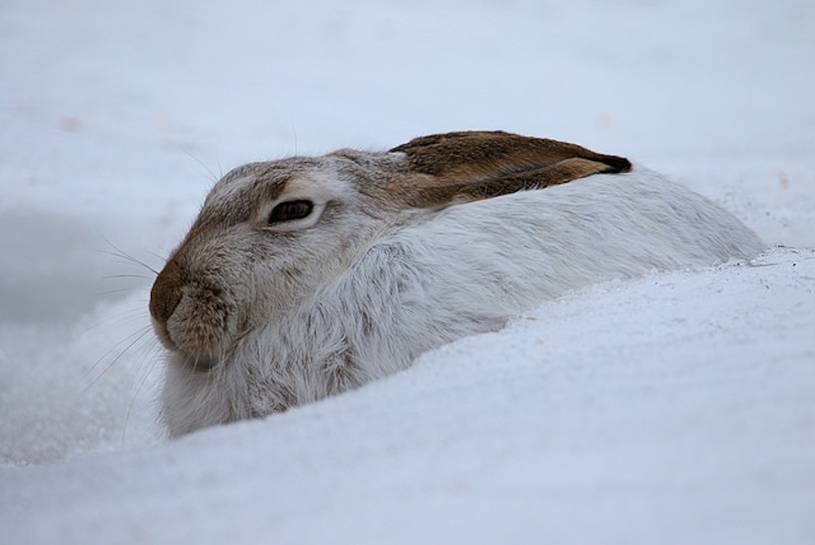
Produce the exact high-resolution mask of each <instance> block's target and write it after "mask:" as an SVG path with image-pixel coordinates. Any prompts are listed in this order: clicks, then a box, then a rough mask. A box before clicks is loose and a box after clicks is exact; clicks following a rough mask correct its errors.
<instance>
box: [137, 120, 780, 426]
mask: <svg viewBox="0 0 815 545" xmlns="http://www.w3.org/2000/svg"><path fill="white" fill-rule="evenodd" d="M763 248H764V244H763V243H762V242H761V241H760V240H759V239H758V238H757V237H756V235H755V234H753V233H752V232H751V231H750V230H749V229H748V228H747V227H745V226H744V225H743V224H742V223H741V222H740V221H739V220H737V219H736V218H735V217H734V216H733V215H731V214H730V213H728V212H726V211H725V210H723V209H721V208H719V207H718V206H716V205H715V204H713V203H711V202H710V201H708V200H706V199H705V198H703V197H701V196H699V195H697V194H695V193H693V192H691V191H689V190H688V189H686V188H684V187H682V186H680V185H677V184H675V183H672V182H671V181H669V180H667V179H665V178H664V177H662V176H660V175H658V174H656V173H654V172H650V171H648V170H645V169H641V168H639V167H633V168H632V167H631V165H630V163H629V162H628V161H627V160H626V159H623V158H621V157H615V156H609V155H601V154H597V153H594V152H592V151H589V150H587V149H585V148H582V147H580V146H576V145H573V144H567V143H563V142H557V141H554V140H546V139H538V138H528V137H523V136H518V135H514V134H509V133H504V132H461V133H449V134H443V135H433V136H427V137H423V138H418V139H415V140H413V141H411V142H409V143H407V144H405V145H402V146H399V147H397V148H394V149H393V150H391V151H389V152H380V153H371V152H360V151H353V150H340V151H336V152H334V153H330V154H328V155H325V156H322V157H315V158H302V157H295V158H290V159H285V160H281V161H273V162H266V163H252V164H248V165H244V166H242V167H239V168H236V169H235V170H233V171H232V172H230V173H229V174H227V175H226V176H225V177H224V178H223V179H222V180H220V181H219V182H218V183H217V184H216V185H215V187H214V188H213V189H212V191H211V192H210V194H209V196H208V197H207V199H206V201H205V203H204V206H203V209H202V211H201V213H200V215H199V217H198V219H197V220H196V222H195V224H194V225H193V226H192V228H191V229H190V232H189V233H188V234H187V236H186V238H185V239H184V240H183V242H182V243H181V245H180V246H179V247H178V249H176V250H175V252H174V253H173V255H172V256H171V257H170V259H169V260H168V262H167V264H166V266H165V267H164V269H163V270H162V271H161V273H160V274H159V276H158V278H157V279H156V282H155V285H154V286H153V290H152V293H151V299H150V311H151V314H152V316H153V319H154V325H155V330H156V332H157V334H158V336H159V338H160V339H161V340H162V342H163V343H164V344H165V346H166V347H167V348H168V349H169V351H170V352H169V362H168V364H169V365H168V373H167V379H166V383H165V387H164V391H163V393H162V404H163V410H162V414H163V418H164V419H165V422H166V424H167V426H168V428H169V431H170V434H171V435H173V436H177V435H180V434H183V433H187V432H190V431H193V430H195V429H198V428H201V427H204V426H208V425H212V424H217V423H223V422H229V421H234V420H238V419H242V418H251V417H258V416H263V415H268V414H270V413H273V412H275V411H282V410H285V409H287V408H289V407H292V406H295V405H298V404H301V403H306V402H309V401H314V400H317V399H320V398H322V397H325V396H328V395H331V394H333V393H336V392H341V391H343V390H347V389H349V388H354V387H356V386H359V385H361V384H364V383H366V382H368V381H371V380H373V379H376V378H379V377H383V376H385V375H388V374H390V373H393V372H395V371H398V370H400V369H404V368H405V367H407V366H409V365H410V364H411V362H412V361H413V360H414V359H415V358H416V357H417V356H418V355H419V354H421V353H422V352H424V351H426V350H429V349H431V348H434V347H437V346H439V345H441V344H444V343H447V342H450V341H452V340H454V339H458V338H460V337H462V336H465V335H472V334H474V333H480V332H485V331H493V330H496V329H498V328H501V327H502V326H503V325H504V324H505V323H506V321H507V319H509V318H510V317H512V316H514V315H517V314H518V313H521V312H523V311H525V310H528V309H530V308H531V307H534V306H536V305H538V304H539V303H540V302H542V301H544V300H546V299H551V298H553V297H557V296H558V295H560V294H562V293H564V292H565V291H567V290H571V289H574V288H579V287H581V286H585V285H587V284H590V283H593V282H597V281H601V280H608V279H613V278H629V277H634V276H637V275H641V274H643V273H646V272H649V271H652V270H666V269H677V268H686V267H703V266H709V265H713V264H716V263H721V262H723V261H727V260H729V259H732V258H736V259H748V258H751V257H753V256H754V255H756V254H757V253H759V252H760V251H761V250H762V249H763Z"/></svg>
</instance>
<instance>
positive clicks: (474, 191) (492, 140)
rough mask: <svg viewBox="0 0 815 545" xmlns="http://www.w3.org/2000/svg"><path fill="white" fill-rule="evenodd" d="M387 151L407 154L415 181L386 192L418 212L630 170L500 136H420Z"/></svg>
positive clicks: (544, 143) (579, 151) (623, 164)
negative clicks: (424, 209)
mask: <svg viewBox="0 0 815 545" xmlns="http://www.w3.org/2000/svg"><path fill="white" fill-rule="evenodd" d="M390 151H392V152H402V153H405V154H406V155H407V158H408V161H409V168H410V172H411V174H413V175H415V176H410V177H408V178H406V179H405V180H403V181H400V182H396V183H395V184H394V185H395V187H391V188H389V189H390V190H392V191H393V192H394V193H397V194H399V196H400V197H401V198H402V199H403V202H404V203H405V204H407V205H408V206H416V207H437V206H445V205H448V204H453V203H457V202H468V201H475V200H479V199H486V198H489V197H497V196H499V195H506V194H508V193H514V192H516V191H521V190H524V189H540V188H543V187H547V186H550V185H556V184H562V183H565V182H569V181H571V180H576V179H578V178H584V177H586V176H590V175H592V174H599V173H609V174H613V173H618V172H626V171H628V170H630V169H631V163H630V162H628V159H625V158H623V157H617V156H614V155H602V154H599V153H595V152H593V151H591V150H588V149H586V148H583V147H581V146H578V145H575V144H568V143H566V142H558V141H557V140H548V139H545V138H531V137H528V136H520V135H517V134H511V133H507V132H503V131H467V132H450V133H446V134H434V135H430V136H422V137H420V138H415V139H413V140H411V141H410V142H408V143H407V144H402V145H401V146H397V147H395V148H393V149H392V150H390Z"/></svg>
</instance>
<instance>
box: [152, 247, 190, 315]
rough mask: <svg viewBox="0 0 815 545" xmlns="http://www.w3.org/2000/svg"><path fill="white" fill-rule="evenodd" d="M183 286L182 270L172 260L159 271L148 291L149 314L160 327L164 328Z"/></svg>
mask: <svg viewBox="0 0 815 545" xmlns="http://www.w3.org/2000/svg"><path fill="white" fill-rule="evenodd" d="M183 285H184V275H183V270H182V268H181V266H180V265H179V264H178V260H177V259H175V258H173V259H171V260H170V261H169V262H168V263H167V265H165V266H164V268H163V269H162V270H161V272H160V273H159V275H158V277H157V278H156V281H155V282H154V283H153V289H151V290H150V314H151V315H152V316H153V318H154V319H155V320H156V321H157V322H158V323H160V324H161V325H162V326H165V327H166V325H167V320H169V319H170V316H172V315H173V312H174V311H175V309H176V307H177V306H178V303H179V301H181V288H182V287H183Z"/></svg>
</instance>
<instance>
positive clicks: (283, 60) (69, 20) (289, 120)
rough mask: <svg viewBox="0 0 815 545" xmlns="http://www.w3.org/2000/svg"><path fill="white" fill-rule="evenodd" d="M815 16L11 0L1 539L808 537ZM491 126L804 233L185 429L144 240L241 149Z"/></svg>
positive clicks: (2, 199) (195, 201)
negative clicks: (622, 165) (356, 385)
mask: <svg viewBox="0 0 815 545" xmlns="http://www.w3.org/2000/svg"><path fill="white" fill-rule="evenodd" d="M814 16H815V6H814V5H812V4H811V3H810V2H793V1H789V2H776V3H766V2H701V1H698V2H683V3H681V4H676V5H667V4H662V3H651V2H634V1H632V2H625V3H620V4H619V5H615V6H614V7H612V6H611V5H607V4H605V3H601V2H576V3H570V4H569V5H564V4H563V3H548V2H528V3H526V2H512V3H497V2H478V3H470V4H468V5H467V6H466V7H465V6H463V5H458V4H454V3H449V4H448V3H439V2H434V3H422V2H412V3H410V4H393V5H383V4H381V3H374V2H361V3H354V4H353V5H351V4H348V3H342V4H340V3H337V4H331V3H329V2H300V3H296V4H295V3H291V4H290V5H278V6H275V5H271V4H267V3H264V2H259V1H250V0H246V1H233V2H230V3H228V4H226V3H225V4H218V3H208V2H205V3H200V2H197V3H192V2H173V3H163V2H157V1H156V2H139V3H124V2H121V3H117V2H93V1H86V2H82V3H81V6H79V5H78V4H76V3H58V2H55V3H48V2H41V1H28V2H22V1H11V2H5V3H4V6H3V8H2V9H1V10H0V67H2V69H3V70H2V71H3V73H4V74H6V75H7V76H6V77H4V78H3V82H2V84H0V122H2V126H3V131H0V255H2V256H4V257H3V259H2V260H0V413H2V415H3V417H2V419H0V462H2V465H0V483H2V486H0V528H2V529H3V536H4V537H3V542H4V543H53V542H59V543H81V544H91V543H111V542H115V543H171V542H172V543H178V542H193V541H196V542H199V543H218V542H224V541H229V542H233V543H255V542H258V541H260V542H274V543H318V542H320V543H325V542H355V543H380V542H383V541H386V542H398V543H415V542H417V541H420V540H421V541H423V542H427V543H450V542H469V543H494V542H509V541H513V542H536V543H537V542H561V543H566V542H568V543H586V542H591V543H630V542H658V543H690V542H693V543H716V544H720V543H767V544H775V543H806V542H811V540H812V539H813V536H815V456H813V452H815V450H814V449H815V338H813V334H812V332H813V331H815V296H813V289H815V252H814V251H813V250H812V247H813V246H815V229H813V227H812V226H813V225H815V174H813V173H815V168H814V167H815V138H813V136H815V134H814V133H815V103H813V101H812V98H811V97H812V94H813V91H815V71H813V70H812V69H811V67H810V63H811V59H812V57H813V53H815V23H814V21H815V17H814ZM9 75H10V76H9ZM467 128H502V129H505V130H511V131H515V132H521V133H528V134H535V135H541V136H549V137H555V138H559V139H563V140H570V141H574V142H578V143H580V144H582V145H585V146H588V147H591V148H594V149H597V150H599V151H604V152H609V153H617V154H621V155H627V156H629V157H631V158H633V159H635V160H637V161H639V162H641V163H643V164H646V165H648V166H649V167H651V168H654V169H657V170H661V171H663V172H666V173H669V174H671V175H672V176H674V177H676V178H677V179H679V180H681V181H683V182H684V183H686V184H688V185H689V186H691V187H692V188H694V189H695V190H697V191H699V192H701V193H703V194H705V195H707V196H708V197H710V198H713V199H714V200H716V201H718V202H720V203H722V204H723V205H724V206H726V207H727V208H729V209H730V210H733V211H734V212H735V213H736V214H737V215H738V216H739V217H740V218H742V219H743V220H744V221H745V222H747V223H748V225H750V226H751V227H753V228H754V229H755V230H756V231H757V232H758V233H759V234H761V236H762V237H764V239H765V240H767V241H768V242H770V243H773V244H779V243H781V244H783V245H784V246H785V247H781V248H776V249H774V250H772V251H771V252H769V253H768V254H767V255H766V256H763V257H762V258H760V259H758V260H757V261H756V262H755V263H752V264H749V265H745V264H741V265H739V264H729V265H726V266H722V267H718V268H715V269H710V270H705V271H680V272H672V273H659V274H656V273H655V274H653V275H651V276H649V277H647V278H643V279H639V280H634V281H630V282H614V283H608V284H601V285H597V286H594V287H592V288H591V289H588V290H585V291H582V292H578V293H574V294H570V295H568V296H566V297H564V298H562V299H559V300H556V301H552V302H549V303H547V304H544V305H542V306H541V307H540V308H539V309H538V310H537V311H536V312H534V313H531V314H529V315H527V316H522V317H518V319H516V320H515V321H513V322H512V323H511V324H510V325H509V326H508V327H507V328H506V329H505V330H502V331H500V332H498V333H494V334H489V335H482V336H477V337H471V338H467V339H463V340H461V341H459V342H457V343H453V344H451V345H448V346H445V347H442V348H440V349H438V350H435V351H433V352H431V353H428V354H426V355H424V356H423V357H422V358H421V359H420V361H419V362H417V364H416V365H415V366H414V367H413V368H411V369H409V370H407V371H406V372H403V373H400V374H398V375H395V376H392V377H390V378H388V379H386V380H382V381H379V382H377V383H374V384H370V385H368V386H366V387H364V388H361V389H359V390H357V391H354V392H350V393H348V394H345V395H342V396H338V397H336V398H332V399H328V400H325V401H323V402H320V403H316V404H313V405H309V406H305V407H301V408H298V409H296V410H292V411H290V412H287V413H285V414H281V415H276V416H274V417H271V418H267V419H265V420H262V421H252V422H241V423H238V424H234V425H230V426H224V427H220V428H213V429H209V430H204V431H202V432H199V433H196V434H193V435H191V436H189V437H186V438H182V439H180V440H177V441H167V440H166V439H165V438H164V435H163V431H162V430H161V428H160V427H159V425H158V424H157V421H156V407H155V404H154V402H153V399H154V396H155V392H156V388H157V386H158V385H159V384H160V381H161V372H162V370H161V361H160V358H159V353H160V352H159V349H158V347H157V345H156V342H155V341H154V340H153V338H152V336H151V334H150V333H149V331H147V330H145V329H144V327H146V326H147V325H148V315H147V311H146V299H147V290H148V288H149V283H150V278H151V275H150V273H147V272H145V270H144V269H143V268H141V267H140V266H137V265H135V264H132V263H129V262H127V261H125V260H122V259H119V258H116V257H113V256H111V255H110V253H116V252H117V250H116V249H115V248H114V247H113V245H115V246H116V247H119V248H122V249H123V250H124V251H127V252H128V253H132V254H134V255H135V256H136V257H137V258H138V259H140V260H143V261H145V262H146V263H147V264H148V265H151V266H153V267H156V266H159V265H160V263H161V259H160V258H159V257H158V256H160V255H166V253H167V251H169V250H170V249H171V248H172V246H173V244H174V243H175V242H176V241H177V240H178V239H179V238H180V236H181V235H183V233H184V231H185V229H186V228H187V227H188V226H189V224H190V222H191V220H192V218H193V216H194V214H195V212H196V211H197V207H198V206H199V204H200V202H201V201H202V199H203V196H204V194H205V193H206V190H207V188H208V187H209V185H210V184H211V183H212V180H211V178H212V177H213V176H217V174H218V171H220V170H221V169H223V170H226V169H229V168H231V167H232V166H235V165H236V164H239V163H241V162H245V161H249V160H257V159H268V158H273V157H279V156H285V155H289V154H292V153H295V152H296V153H321V152H324V151H328V150H330V149H335V148H339V147H359V148H385V147H390V146H393V145H396V144H399V143H402V142H404V141H406V140H407V139H409V138H411V137H413V136H416V135H420V134H427V133H431V132H438V131H446V130H457V129H467ZM199 163H202V164H199ZM207 170H212V171H213V172H212V173H209V172H206V171H207ZM107 241H110V243H109V242H107ZM156 254H158V256H157V255H156ZM113 275H117V276H116V277H112V278H109V277H110V276H113ZM118 275H138V276H143V277H139V278H129V277H127V278H122V277H118ZM122 289H125V290H128V291H125V292H121V291H116V290H122ZM142 333H144V336H140V335H142ZM131 343H132V346H130V347H129V348H128V349H127V350H125V348H126V347H128V345H130V344H131Z"/></svg>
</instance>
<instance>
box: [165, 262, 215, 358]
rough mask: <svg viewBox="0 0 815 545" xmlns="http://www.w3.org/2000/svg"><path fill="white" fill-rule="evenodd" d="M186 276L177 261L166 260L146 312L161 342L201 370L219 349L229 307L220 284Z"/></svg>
mask: <svg viewBox="0 0 815 545" xmlns="http://www.w3.org/2000/svg"><path fill="white" fill-rule="evenodd" d="M186 278H187V275H185V273H184V269H183V267H182V266H181V264H180V263H179V261H178V260H177V259H172V260H170V261H169V262H168V263H167V265H166V266H165V267H164V269H163V270H162V271H161V272H160V273H159V275H158V277H157V278H156V281H155V283H154V284H153V288H152V290H151V292H150V314H151V315H152V317H153V320H154V322H153V325H154V329H155V331H156V335H157V336H158V337H159V339H160V340H161V342H162V344H164V345H165V346H166V347H167V348H168V349H169V350H173V351H179V352H181V353H183V355H184V356H185V358H184V360H185V361H186V362H188V363H189V364H190V365H192V366H193V368H195V369H199V370H205V369H208V368H210V367H212V366H213V365H214V364H215V363H216V361H217V359H218V358H217V355H218V354H220V353H221V351H222V345H223V344H224V339H225V337H226V333H227V331H228V322H229V316H230V314H231V313H230V307H229V305H228V304H227V303H226V302H225V301H224V300H223V298H222V296H223V290H222V289H221V288H219V287H217V286H211V285H202V284H201V283H200V282H191V281H187V280H186Z"/></svg>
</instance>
